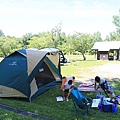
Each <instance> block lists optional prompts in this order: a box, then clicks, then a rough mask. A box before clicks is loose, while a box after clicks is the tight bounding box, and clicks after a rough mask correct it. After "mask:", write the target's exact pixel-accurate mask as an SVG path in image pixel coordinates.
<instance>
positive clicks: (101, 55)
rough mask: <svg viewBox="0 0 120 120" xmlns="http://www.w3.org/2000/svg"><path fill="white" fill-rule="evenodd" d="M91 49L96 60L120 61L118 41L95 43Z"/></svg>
mask: <svg viewBox="0 0 120 120" xmlns="http://www.w3.org/2000/svg"><path fill="white" fill-rule="evenodd" d="M91 49H92V50H95V55H96V59H97V60H120V41H109V42H95V44H94V45H93V47H92V48H91Z"/></svg>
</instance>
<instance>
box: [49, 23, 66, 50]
mask: <svg viewBox="0 0 120 120" xmlns="http://www.w3.org/2000/svg"><path fill="white" fill-rule="evenodd" d="M64 37H65V33H62V32H61V23H59V24H58V25H57V26H56V27H55V28H53V29H52V30H51V39H52V42H53V44H54V47H55V48H57V47H58V46H59V45H63V43H64V42H65V39H64Z"/></svg>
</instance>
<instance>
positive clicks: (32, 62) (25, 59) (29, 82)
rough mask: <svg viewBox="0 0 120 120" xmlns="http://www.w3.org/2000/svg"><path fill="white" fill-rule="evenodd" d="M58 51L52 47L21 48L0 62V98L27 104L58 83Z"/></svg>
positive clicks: (60, 76) (59, 76)
mask: <svg viewBox="0 0 120 120" xmlns="http://www.w3.org/2000/svg"><path fill="white" fill-rule="evenodd" d="M60 54H61V51H60V50H58V49H55V48H44V49H41V50H38V49H21V50H18V51H15V52H14V53H12V54H10V55H9V56H7V57H5V58H4V59H3V60H2V61H1V63H0V97H25V98H28V99H29V100H30V101H31V100H33V99H34V98H36V97H37V96H38V95H40V94H41V93H43V92H45V91H46V90H48V89H50V88H52V87H53V86H55V85H57V84H58V83H61V78H62V75H61V72H60Z"/></svg>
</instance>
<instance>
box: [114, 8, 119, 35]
mask: <svg viewBox="0 0 120 120" xmlns="http://www.w3.org/2000/svg"><path fill="white" fill-rule="evenodd" d="M113 23H114V24H115V26H116V31H117V33H118V34H120V10H119V15H114V16H113Z"/></svg>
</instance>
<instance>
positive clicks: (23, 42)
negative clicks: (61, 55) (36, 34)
mask: <svg viewBox="0 0 120 120" xmlns="http://www.w3.org/2000/svg"><path fill="white" fill-rule="evenodd" d="M31 37H32V34H31V33H26V34H25V35H23V36H22V38H21V39H20V40H19V43H20V44H21V47H22V48H27V46H28V45H29V40H30V38H31Z"/></svg>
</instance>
